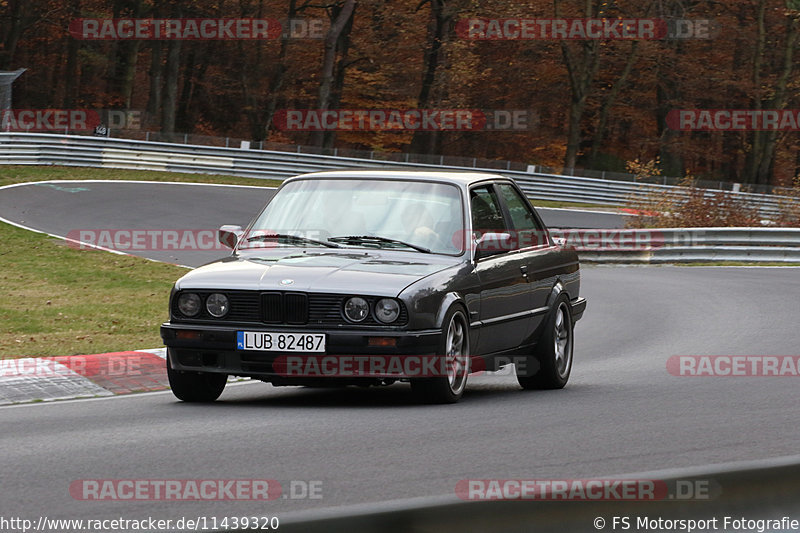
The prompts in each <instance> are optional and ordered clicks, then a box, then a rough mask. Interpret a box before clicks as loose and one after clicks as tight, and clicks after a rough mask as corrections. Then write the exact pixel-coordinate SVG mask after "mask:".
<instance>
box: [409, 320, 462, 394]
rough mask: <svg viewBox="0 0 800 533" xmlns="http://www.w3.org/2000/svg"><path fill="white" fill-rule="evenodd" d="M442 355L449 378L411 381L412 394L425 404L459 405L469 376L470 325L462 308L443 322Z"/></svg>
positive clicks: (440, 343) (440, 345)
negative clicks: (457, 403)
mask: <svg viewBox="0 0 800 533" xmlns="http://www.w3.org/2000/svg"><path fill="white" fill-rule="evenodd" d="M442 324H443V327H442V336H441V340H440V341H439V351H438V353H439V354H443V356H442V357H443V361H442V362H443V364H444V369H445V370H446V373H447V375H446V376H437V377H433V378H419V379H412V380H411V390H412V391H413V392H414V394H415V395H416V396H417V397H418V398H419V399H420V400H421V401H422V402H424V403H437V404H442V403H456V402H457V401H458V400H460V399H461V396H462V395H463V394H464V389H466V387H467V376H468V375H469V322H467V316H466V314H465V313H464V311H463V310H462V309H461V308H460V307H453V308H451V309H450V310H449V311H447V314H446V315H445V317H444V321H443V322H442Z"/></svg>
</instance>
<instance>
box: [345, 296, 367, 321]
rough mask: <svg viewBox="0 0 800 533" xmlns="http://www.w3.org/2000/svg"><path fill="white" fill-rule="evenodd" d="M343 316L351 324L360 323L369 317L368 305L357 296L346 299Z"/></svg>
mask: <svg viewBox="0 0 800 533" xmlns="http://www.w3.org/2000/svg"><path fill="white" fill-rule="evenodd" d="M344 316H346V317H347V320H350V321H352V322H361V321H363V320H364V319H365V318H367V316H369V304H368V303H367V301H366V300H365V299H364V298H359V297H358V296H353V297H352V298H348V299H347V301H346V302H345V303H344Z"/></svg>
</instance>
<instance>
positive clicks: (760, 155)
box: [746, 0, 800, 185]
mask: <svg viewBox="0 0 800 533" xmlns="http://www.w3.org/2000/svg"><path fill="white" fill-rule="evenodd" d="M764 4H765V0H759V6H758V9H759V12H758V31H759V39H758V46H757V56H756V58H755V59H754V61H753V79H754V82H757V83H756V84H755V85H754V86H755V87H756V89H757V90H758V88H760V87H761V76H760V69H761V66H762V55H761V54H763V52H764V46H765V41H766V32H765V24H764V9H765V5H764ZM798 39H800V29H798V23H797V21H796V20H795V19H794V18H793V17H792V16H791V15H789V16H787V17H786V44H785V47H784V50H783V57H782V64H781V70H780V74H779V76H778V80H777V81H776V83H775V87H773V88H772V95H771V97H770V98H769V99H766V100H764V99H763V98H762V97H761V96H760V95H759V96H757V97H756V98H755V101H754V102H753V104H754V109H758V110H764V109H769V110H772V109H775V110H780V109H785V108H786V106H787V104H788V100H789V91H788V87H789V80H790V79H791V77H792V73H793V72H794V67H795V64H794V63H795V61H794V51H795V48H797V46H798ZM778 138H779V137H778V132H777V131H774V130H770V131H755V132H753V135H752V143H751V152H750V154H748V155H749V157H748V161H747V163H748V164H747V175H746V179H747V182H748V183H755V184H759V185H768V184H769V183H770V181H771V180H772V175H773V171H774V167H775V150H776V148H777V145H778Z"/></svg>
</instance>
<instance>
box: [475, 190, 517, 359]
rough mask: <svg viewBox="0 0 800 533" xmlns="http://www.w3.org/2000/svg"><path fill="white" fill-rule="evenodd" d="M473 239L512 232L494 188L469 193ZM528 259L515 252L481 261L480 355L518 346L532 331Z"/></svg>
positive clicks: (479, 264)
mask: <svg viewBox="0 0 800 533" xmlns="http://www.w3.org/2000/svg"><path fill="white" fill-rule="evenodd" d="M470 208H471V216H472V231H473V238H474V239H478V238H479V237H480V236H481V235H483V234H484V233H487V232H496V233H497V232H509V231H510V228H509V226H508V223H507V220H506V216H505V215H504V208H503V204H502V202H501V200H500V198H499V195H498V192H497V190H496V189H495V187H494V185H493V184H491V183H489V184H483V185H479V186H476V187H473V188H472V189H471V190H470ZM524 267H525V260H524V259H523V257H522V255H521V254H519V253H518V252H517V251H516V250H509V251H505V252H503V253H499V254H496V255H491V256H488V257H483V258H480V259H478V260H477V261H476V263H475V270H476V273H477V276H478V281H479V284H480V311H479V313H478V314H479V316H478V320H477V321H473V325H475V326H478V325H479V326H480V335H479V340H478V350H477V351H478V353H480V354H488V353H495V352H500V351H505V350H511V349H513V348H516V347H517V346H519V345H520V344H521V343H522V341H523V340H524V339H525V337H526V335H527V334H528V332H529V330H530V312H529V311H530V291H529V289H528V282H527V279H526V277H525V272H524V270H525V269H524Z"/></svg>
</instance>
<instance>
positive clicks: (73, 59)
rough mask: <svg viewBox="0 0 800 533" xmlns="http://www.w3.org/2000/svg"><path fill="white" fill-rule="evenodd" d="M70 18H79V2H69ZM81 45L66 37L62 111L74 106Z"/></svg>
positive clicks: (75, 40)
mask: <svg viewBox="0 0 800 533" xmlns="http://www.w3.org/2000/svg"><path fill="white" fill-rule="evenodd" d="M69 12H70V16H71V17H72V18H73V19H76V18H78V17H80V14H81V0H70V3H69ZM80 46H81V43H80V41H79V40H78V39H76V38H74V37H72V36H71V35H70V36H67V64H66V65H65V67H64V98H63V100H62V102H63V106H64V109H71V108H72V106H73V105H75V91H76V89H77V87H78V86H79V85H80V83H79V81H78V76H79V75H80V74H79V73H78V51H79V50H80Z"/></svg>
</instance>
